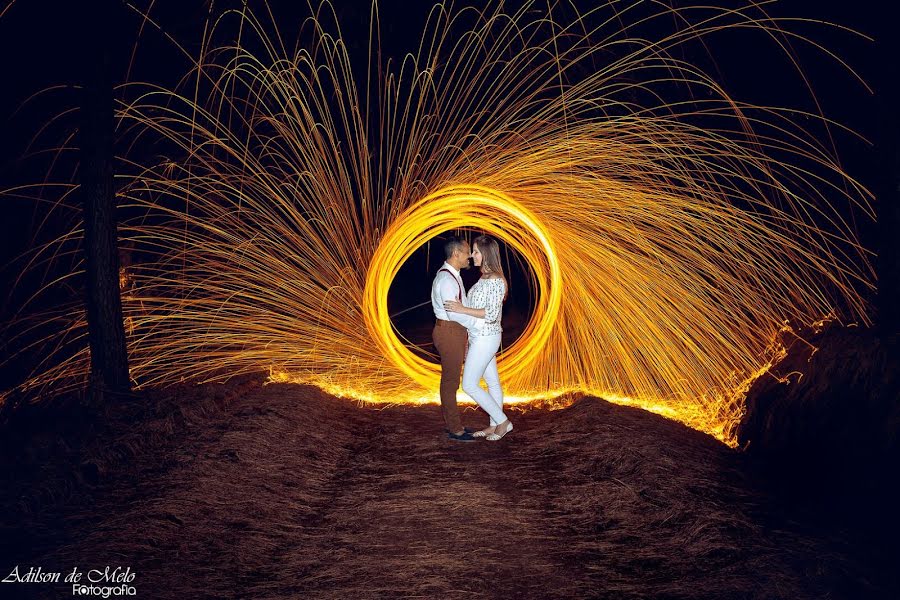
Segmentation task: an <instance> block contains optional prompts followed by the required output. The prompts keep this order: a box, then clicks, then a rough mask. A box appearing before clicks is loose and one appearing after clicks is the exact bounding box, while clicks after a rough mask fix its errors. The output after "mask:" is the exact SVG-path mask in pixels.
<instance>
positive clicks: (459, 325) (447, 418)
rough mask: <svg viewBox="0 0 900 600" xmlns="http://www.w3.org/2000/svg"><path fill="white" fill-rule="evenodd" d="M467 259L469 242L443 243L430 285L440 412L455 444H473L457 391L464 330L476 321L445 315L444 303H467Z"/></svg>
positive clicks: (466, 316)
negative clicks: (441, 256) (438, 363)
mask: <svg viewBox="0 0 900 600" xmlns="http://www.w3.org/2000/svg"><path fill="white" fill-rule="evenodd" d="M469 256H470V252H469V242H467V241H466V240H464V239H462V238H460V237H455V236H453V237H451V238H450V239H448V240H447V241H446V242H445V243H444V257H445V262H444V264H443V265H441V268H440V270H438V272H437V275H436V276H435V278H434V282H433V283H432V284H431V308H432V309H433V310H434V317H435V325H434V332H433V333H432V339H433V340H434V347H435V348H436V349H437V351H438V354H440V355H441V412H442V413H443V415H444V423H445V424H446V426H447V436H448V437H449V438H450V439H451V440H453V441H455V442H474V441H475V438H473V437H472V436H471V434H470V433H469V432H468V431H466V429H465V428H464V427H463V426H462V422H461V421H460V419H459V408H458V407H457V406H456V391H457V390H458V389H459V381H460V372H461V371H462V366H463V361H464V360H465V357H466V345H467V344H468V336H469V334H468V331H467V329H468V328H470V327H472V326H474V325H475V324H476V323H477V321H478V319H477V318H475V317H471V316H469V315H464V314H462V313H455V312H447V311H446V310H444V301H445V300H456V301H458V302H462V303H463V304H465V303H466V288H465V287H463V282H462V278H461V277H460V275H459V271H460V269H463V268H467V267H468V266H469Z"/></svg>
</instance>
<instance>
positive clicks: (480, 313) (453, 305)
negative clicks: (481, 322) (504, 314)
mask: <svg viewBox="0 0 900 600" xmlns="http://www.w3.org/2000/svg"><path fill="white" fill-rule="evenodd" d="M444 310H446V311H448V312H456V313H462V314H464V315H469V316H472V317H476V318H478V319H483V318H484V309H483V308H469V307H468V306H463V305H462V304H460V303H459V302H457V301H456V300H445V301H444Z"/></svg>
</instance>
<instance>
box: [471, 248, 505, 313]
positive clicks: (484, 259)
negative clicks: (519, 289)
mask: <svg viewBox="0 0 900 600" xmlns="http://www.w3.org/2000/svg"><path fill="white" fill-rule="evenodd" d="M475 246H478V250H479V252H481V272H482V274H484V273H496V274H497V275H499V276H500V277H501V278H502V279H503V285H504V286H506V293H504V294H503V301H504V302H505V301H506V297H507V296H509V282H508V281H507V280H506V275H504V274H503V265H502V264H501V263H500V244H498V243H497V240H495V239H494V238H492V237H490V236H488V235H479V236H478V237H477V238H475V239H474V240H472V247H473V248H474V247H475Z"/></svg>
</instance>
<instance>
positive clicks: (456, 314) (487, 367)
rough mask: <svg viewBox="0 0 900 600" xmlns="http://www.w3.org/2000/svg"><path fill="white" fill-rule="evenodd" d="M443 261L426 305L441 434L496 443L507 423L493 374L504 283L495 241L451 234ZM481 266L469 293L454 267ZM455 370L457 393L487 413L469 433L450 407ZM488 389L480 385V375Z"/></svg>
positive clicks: (453, 404) (453, 400)
mask: <svg viewBox="0 0 900 600" xmlns="http://www.w3.org/2000/svg"><path fill="white" fill-rule="evenodd" d="M444 256H445V262H444V264H443V265H442V266H441V268H440V270H438V273H437V276H436V277H435V278H434V282H433V283H432V285H431V306H432V308H433V309H434V316H435V319H436V322H435V326H434V332H433V334H432V335H433V339H434V347H435V348H436V349H437V351H438V354H440V357H441V410H442V412H443V415H444V422H445V423H446V426H447V435H448V436H449V438H450V439H451V440H453V441H457V442H473V441H475V440H476V439H477V438H484V439H486V440H489V441H496V440H499V439H500V438H502V437H503V436H504V435H506V434H507V433H509V432H510V431H511V430H512V428H513V425H512V423H510V421H509V419H507V418H506V415H505V414H504V412H503V388H502V387H501V386H500V376H499V375H498V373H497V350H499V349H500V333H501V331H502V329H501V327H500V317H501V313H502V310H503V302H504V300H506V295H507V284H506V278H505V277H504V276H503V269H502V267H501V266H500V248H499V245H498V244H497V241H496V240H494V239H493V238H490V237H488V236H486V235H482V236H479V237H477V238H475V239H474V240H473V241H472V248H471V252H470V249H469V243H468V242H467V241H466V240H465V239H462V238H459V237H451V238H450V239H448V240H447V241H446V242H445V243H444ZM470 258H471V259H472V262H473V263H474V264H475V266H476V267H478V268H480V269H481V279H479V280H478V282H477V283H476V284H475V285H473V286H472V288H471V289H470V290H469V293H468V294H467V293H466V289H465V287H463V282H462V278H461V277H460V274H459V272H460V270H461V269H465V268H468V266H469V259H470ZM460 371H462V372H463V374H462V387H463V391H464V392H466V393H467V394H468V395H469V396H471V397H472V399H473V400H475V402H477V403H478V406H480V407H481V408H482V409H483V410H484V412H486V413H487V414H488V416H489V417H490V419H491V420H490V426H489V427H487V428H486V429H482V430H480V431H474V432H471V431H469V430H468V429H466V428H464V427H463V426H462V423H461V421H460V418H459V409H458V408H457V406H456V391H457V390H458V389H459V380H460ZM482 378H484V381H485V382H486V383H487V386H488V391H484V389H482V387H481V379H482Z"/></svg>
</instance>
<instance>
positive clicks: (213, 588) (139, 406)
mask: <svg viewBox="0 0 900 600" xmlns="http://www.w3.org/2000/svg"><path fill="white" fill-rule="evenodd" d="M512 415H513V419H514V422H515V425H516V429H515V430H514V431H513V432H512V433H511V434H510V435H509V436H508V437H507V438H505V439H503V440H501V441H500V442H497V443H490V442H478V443H470V444H458V443H452V442H449V441H447V440H446V439H445V437H444V436H443V435H442V431H443V426H442V422H441V419H440V415H439V409H438V408H437V407H436V406H427V407H407V406H400V407H391V408H385V409H382V410H379V409H374V408H358V407H356V406H355V405H353V404H352V403H349V402H346V401H341V400H337V399H335V398H331V397H329V396H327V395H325V394H323V393H322V392H320V391H318V390H317V389H314V388H309V387H300V386H288V385H269V386H265V387H261V386H259V385H258V384H257V383H255V382H253V381H244V382H237V383H232V384H231V385H228V386H219V387H216V386H203V387H199V388H182V389H180V390H178V391H177V393H176V392H171V391H170V392H157V393H155V394H148V395H144V396H141V397H139V398H138V399H137V400H135V401H134V402H133V403H132V404H131V405H130V406H129V407H127V408H122V409H117V410H116V411H113V414H111V415H110V417H109V419H110V421H109V423H110V425H109V429H107V430H103V431H101V432H100V433H99V434H98V436H97V437H96V438H94V441H92V442H90V443H86V444H85V445H84V446H83V447H76V446H75V443H74V442H68V443H67V445H66V447H64V448H60V447H59V444H60V443H64V442H62V441H59V440H65V439H68V438H67V437H66V436H67V435H71V434H72V432H71V431H69V432H68V433H63V434H57V438H58V440H57V441H55V442H53V441H51V440H50V439H49V438H48V439H47V440H45V443H43V445H41V444H38V445H37V446H35V443H34V442H33V441H32V442H29V443H30V444H31V445H30V446H28V444H26V442H24V441H22V440H19V441H18V442H15V441H10V440H9V439H7V448H6V449H5V452H6V457H7V458H6V463H4V464H5V465H6V468H5V476H6V481H5V482H4V483H5V488H4V490H5V494H4V495H3V496H2V498H3V499H4V500H3V501H4V506H3V507H2V508H3V510H4V514H5V515H7V516H9V517H10V520H9V521H8V522H6V523H5V524H4V525H3V528H2V531H0V533H2V534H3V540H4V542H3V543H2V544H0V549H2V550H3V551H4V553H5V554H6V556H5V558H3V559H2V561H0V569H3V570H4V575H5V574H6V573H8V572H9V570H11V568H12V566H13V565H15V564H19V565H20V568H25V569H27V567H28V566H38V565H39V566H41V567H42V568H43V570H44V571H53V570H58V571H62V572H63V573H65V572H69V571H71V570H72V568H73V567H78V568H80V569H81V570H87V569H90V568H102V567H103V566H105V565H107V564H109V565H113V566H115V565H121V566H122V567H123V568H124V567H130V569H131V571H132V572H134V573H136V577H135V579H134V581H133V582H132V585H133V586H134V587H135V588H136V589H137V592H138V596H139V597H142V598H172V599H179V600H180V599H188V598H254V599H262V598H358V599H363V598H395V597H408V598H448V597H454V596H466V597H472V598H541V599H543V598H609V599H637V598H654V599H655V598H660V599H666V598H668V599H676V598H698V599H699V598H722V599H728V600H737V599H742V598H784V599H791V600H799V599H813V598H815V599H819V598H830V599H847V600H857V599H860V598H879V597H885V598H887V597H892V594H893V593H894V592H896V591H897V590H896V588H892V587H891V586H892V585H894V584H893V583H892V582H890V581H888V579H887V577H886V576H885V575H884V574H883V573H882V572H881V571H880V570H879V569H877V568H876V567H875V566H874V565H875V564H876V563H874V562H870V561H869V560H868V557H867V556H866V555H865V554H864V553H863V552H861V551H860V549H859V547H858V545H857V543H856V540H854V539H852V538H845V536H844V534H843V533H842V532H841V531H840V530H839V529H830V530H823V529H822V528H821V527H819V526H817V525H813V524H811V523H809V522H805V521H803V520H802V519H801V518H799V517H797V516H796V515H791V514H789V513H785V512H784V510H782V508H780V507H779V504H778V502H777V501H776V500H775V499H774V498H773V497H772V496H771V494H770V493H768V492H766V491H765V490H764V489H762V487H761V486H760V484H759V482H758V481H756V479H755V478H754V477H753V476H751V475H750V474H749V473H750V472H751V470H749V469H748V468H747V465H746V464H745V457H743V456H742V455H740V454H739V453H737V452H734V451H731V450H729V449H727V448H726V447H724V446H722V445H721V444H719V443H718V442H716V441H715V440H713V439H711V438H709V437H708V436H705V435H703V434H700V433H698V432H696V431H693V430H690V429H687V428H685V427H683V426H681V425H679V424H677V423H674V422H671V421H668V420H666V419H663V418H661V417H658V416H655V415H651V414H648V413H645V412H642V411H639V410H635V409H628V408H623V407H619V406H615V405H612V404H609V403H607V402H605V401H603V400H599V399H594V398H585V399H582V400H579V401H578V402H576V403H575V404H573V405H572V406H570V407H569V408H566V409H564V410H558V411H548V410H543V409H530V410H528V411H524V412H523V411H515V410H514V411H513V412H512ZM483 420H484V417H483V415H482V414H481V413H479V412H476V411H475V410H474V409H471V410H467V411H465V412H464V421H466V422H467V424H469V425H473V426H476V425H481V424H482V421H483ZM73 439H74V438H73ZM13 443H18V444H22V445H24V446H27V447H38V448H43V450H40V451H37V450H29V452H27V453H25V454H24V455H20V456H18V457H15V458H16V461H13V460H11V459H12V458H13V457H12V456H11V454H12V453H13V452H15V450H16V449H15V448H13V447H12V446H11V445H10V444H13ZM67 457H68V458H67ZM23 460H24V462H23ZM42 461H43V462H42ZM66 461H69V463H70V464H67V463H66ZM42 464H43V466H41V465H42ZM41 469H43V470H41ZM17 595H22V597H28V598H32V597H34V598H38V597H70V596H71V595H72V590H71V586H66V585H63V584H58V585H53V584H44V585H37V584H32V585H26V584H0V596H3V597H16V596H17ZM893 597H896V596H893Z"/></svg>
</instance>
